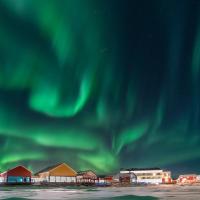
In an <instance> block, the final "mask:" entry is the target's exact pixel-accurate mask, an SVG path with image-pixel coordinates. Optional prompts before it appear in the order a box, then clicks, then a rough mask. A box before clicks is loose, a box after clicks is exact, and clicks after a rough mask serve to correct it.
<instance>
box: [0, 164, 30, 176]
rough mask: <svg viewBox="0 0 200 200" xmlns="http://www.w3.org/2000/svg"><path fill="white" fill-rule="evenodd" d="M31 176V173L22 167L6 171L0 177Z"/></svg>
mask: <svg viewBox="0 0 200 200" xmlns="http://www.w3.org/2000/svg"><path fill="white" fill-rule="evenodd" d="M31 174H32V172H31V171H30V170H28V169H27V168H26V167H24V166H22V165H19V166H16V167H14V168H12V169H8V170H7V171H5V172H3V173H1V175H2V176H4V175H7V176H31Z"/></svg>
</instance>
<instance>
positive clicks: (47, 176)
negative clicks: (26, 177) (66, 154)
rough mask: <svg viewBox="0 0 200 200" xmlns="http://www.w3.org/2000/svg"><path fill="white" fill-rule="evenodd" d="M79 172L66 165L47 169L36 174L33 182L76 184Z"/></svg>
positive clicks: (62, 164)
mask: <svg viewBox="0 0 200 200" xmlns="http://www.w3.org/2000/svg"><path fill="white" fill-rule="evenodd" d="M76 175H77V172H76V171H75V170H73V169H72V168H71V167H70V166H69V165H67V164H65V163H61V164H57V165H54V166H51V167H48V168H45V169H43V170H41V171H39V172H37V173H36V174H35V177H34V179H33V180H32V181H33V182H46V183H76Z"/></svg>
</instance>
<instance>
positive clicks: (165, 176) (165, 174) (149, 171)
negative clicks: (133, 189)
mask: <svg viewBox="0 0 200 200" xmlns="http://www.w3.org/2000/svg"><path fill="white" fill-rule="evenodd" d="M120 173H121V174H135V176H136V177H137V178H136V179H135V177H134V179H133V180H132V181H131V182H135V183H144V184H161V183H169V182H171V172H169V171H163V170H162V169H160V168H141V169H138V168H132V169H125V170H124V169H123V170H121V171H120Z"/></svg>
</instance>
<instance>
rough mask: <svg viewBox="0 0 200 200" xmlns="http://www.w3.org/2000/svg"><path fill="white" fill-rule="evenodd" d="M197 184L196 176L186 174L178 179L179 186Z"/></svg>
mask: <svg viewBox="0 0 200 200" xmlns="http://www.w3.org/2000/svg"><path fill="white" fill-rule="evenodd" d="M196 182H197V175H196V174H186V175H180V176H179V177H178V179H177V183H179V184H192V183H196Z"/></svg>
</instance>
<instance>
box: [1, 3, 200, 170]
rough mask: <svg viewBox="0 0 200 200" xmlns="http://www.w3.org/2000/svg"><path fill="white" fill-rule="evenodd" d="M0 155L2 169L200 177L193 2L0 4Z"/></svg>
mask: <svg viewBox="0 0 200 200" xmlns="http://www.w3.org/2000/svg"><path fill="white" fill-rule="evenodd" d="M0 146H1V148H0V170H1V171H3V170H5V169H7V168H10V167H13V166H15V165H17V164H23V165H25V166H27V167H29V168H30V169H32V170H33V171H37V170H38V169H41V168H43V167H46V166H48V165H51V164H55V163H57V162H66V163H68V164H69V165H71V166H72V167H73V168H74V169H76V170H84V169H93V170H95V171H96V172H98V173H111V172H114V171H116V170H119V169H120V168H121V167H161V168H164V169H170V170H173V171H174V172H175V173H176V172H197V173H198V172H199V173H200V1H199V0H123V1H122V0H109V1H108V0H42V1H41V0H0Z"/></svg>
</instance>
